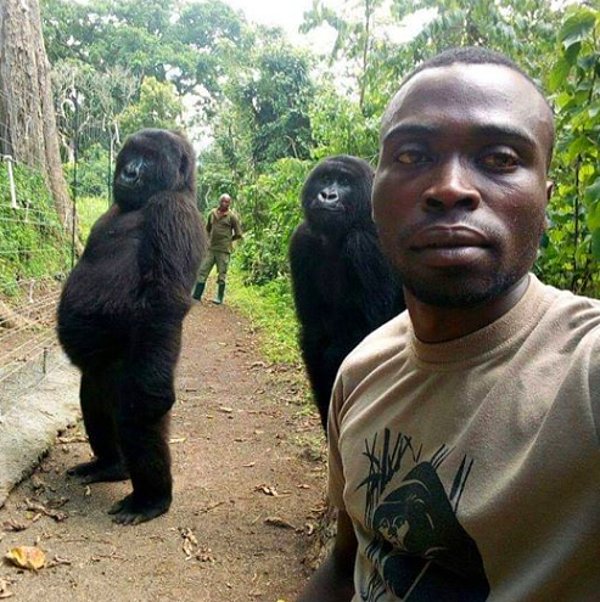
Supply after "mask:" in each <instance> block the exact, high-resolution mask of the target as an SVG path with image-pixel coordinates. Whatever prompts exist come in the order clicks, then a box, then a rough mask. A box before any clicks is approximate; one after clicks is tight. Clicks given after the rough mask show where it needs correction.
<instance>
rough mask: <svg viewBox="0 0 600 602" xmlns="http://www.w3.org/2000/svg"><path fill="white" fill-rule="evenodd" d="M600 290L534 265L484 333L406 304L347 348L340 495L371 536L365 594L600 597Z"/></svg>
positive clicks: (335, 443) (516, 599)
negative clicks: (420, 331) (549, 282)
mask: <svg viewBox="0 0 600 602" xmlns="http://www.w3.org/2000/svg"><path fill="white" fill-rule="evenodd" d="M599 424H600V302H598V301H594V300H591V299H587V298H584V297H577V296H574V295H572V294H571V293H568V292H565V291H558V290H557V289H554V288H552V287H549V286H545V285H543V284H541V283H540V282H539V281H538V280H537V279H536V278H535V277H534V276H530V286H529V288H528V290H527V292H526V294H525V295H524V297H523V298H522V299H521V301H520V302H519V303H518V304H517V305H516V306H515V307H514V308H513V309H512V310H511V311H510V312H508V313H507V314H506V315H504V316H503V317H502V318H500V319H499V320H497V321H496V322H494V323H493V324H491V325H489V326H487V327H486V328H483V329H481V330H479V331H477V332H475V333H472V334H470V335H468V336H466V337H463V338H461V339H458V340H454V341H450V342H447V343H440V344H424V343H422V342H420V341H418V340H417V339H416V337H415V335H414V332H413V329H412V327H411V323H410V319H409V316H408V313H407V312H404V313H403V314H401V315H400V316H398V317H397V318H395V319H393V320H392V321H390V322H388V323H387V324H385V325H383V326H382V327H381V328H379V329H378V330H377V331H375V332H374V333H373V334H371V335H370V336H369V337H367V338H366V339H365V340H364V341H363V342H362V343H361V344H360V345H359V346H358V347H357V348H356V349H355V350H354V351H353V352H352V353H351V354H350V355H349V356H348V358H347V359H346V360H345V362H344V363H343V364H342V367H341V369H340V374H339V375H338V379H337V382H336V387H335V389H334V393H333V400H332V407H331V414H330V426H329V444H330V484H329V487H330V497H331V500H332V502H333V504H335V505H336V506H338V507H341V508H344V509H345V510H346V511H347V512H348V513H349V515H350V516H351V518H352V520H353V523H354V525H355V532H356V536H357V539H358V552H357V558H356V564H355V588H356V595H355V596H354V598H353V600H354V601H358V600H364V601H369V602H375V601H377V602H389V601H392V600H393V601H397V600H404V601H407V602H421V601H427V602H431V601H439V602H448V601H457V602H458V601H460V602H465V601H468V602H475V601H479V600H490V601H494V602H526V601H527V602H533V601H536V602H548V601H550V602H583V601H586V602H587V601H590V602H592V601H597V600H600V435H599Z"/></svg>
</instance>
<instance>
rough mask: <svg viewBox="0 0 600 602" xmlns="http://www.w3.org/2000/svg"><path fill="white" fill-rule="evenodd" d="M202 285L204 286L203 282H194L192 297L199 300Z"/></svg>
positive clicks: (202, 290)
mask: <svg viewBox="0 0 600 602" xmlns="http://www.w3.org/2000/svg"><path fill="white" fill-rule="evenodd" d="M204 287H205V283H204V282H198V283H197V284H196V288H194V292H193V293H192V297H194V299H198V301H200V299H201V298H202V293H203V292H204Z"/></svg>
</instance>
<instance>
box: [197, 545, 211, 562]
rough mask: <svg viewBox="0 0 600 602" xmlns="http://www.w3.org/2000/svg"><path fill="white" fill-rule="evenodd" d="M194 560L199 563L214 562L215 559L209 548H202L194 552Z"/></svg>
mask: <svg viewBox="0 0 600 602" xmlns="http://www.w3.org/2000/svg"><path fill="white" fill-rule="evenodd" d="M196 560H199V561H200V562H215V557H214V556H213V553H212V550H211V549H210V548H202V549H200V550H198V551H197V552H196Z"/></svg>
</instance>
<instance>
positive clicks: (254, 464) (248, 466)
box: [242, 462, 256, 468]
mask: <svg viewBox="0 0 600 602" xmlns="http://www.w3.org/2000/svg"><path fill="white" fill-rule="evenodd" d="M253 466H256V462H248V464H244V465H243V466H242V468H252V467H253Z"/></svg>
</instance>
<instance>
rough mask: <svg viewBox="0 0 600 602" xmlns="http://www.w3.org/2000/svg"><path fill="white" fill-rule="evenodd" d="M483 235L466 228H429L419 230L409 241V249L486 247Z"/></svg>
mask: <svg viewBox="0 0 600 602" xmlns="http://www.w3.org/2000/svg"><path fill="white" fill-rule="evenodd" d="M489 244H490V243H489V241H488V240H487V238H486V237H485V236H484V234H483V233H481V232H479V231H478V230H474V229H473V228H469V227H466V226H430V227H428V228H424V229H423V230H419V232H417V234H415V235H414V236H413V237H412V238H411V240H410V249H411V250H413V251H420V250H424V249H452V248H460V247H488V246H489Z"/></svg>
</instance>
